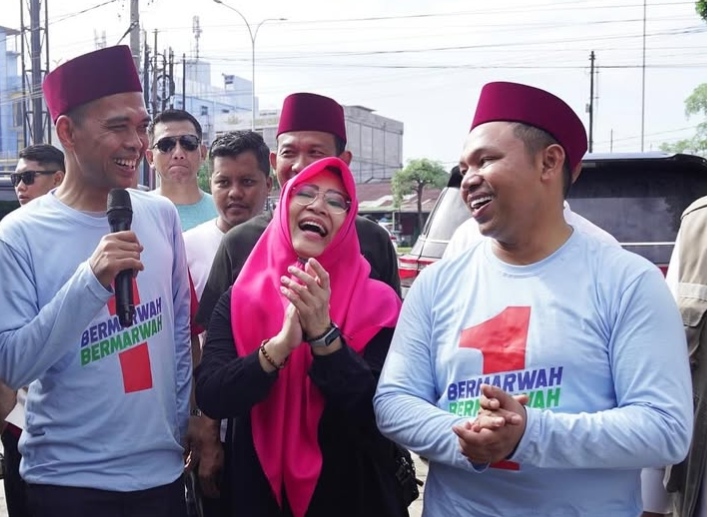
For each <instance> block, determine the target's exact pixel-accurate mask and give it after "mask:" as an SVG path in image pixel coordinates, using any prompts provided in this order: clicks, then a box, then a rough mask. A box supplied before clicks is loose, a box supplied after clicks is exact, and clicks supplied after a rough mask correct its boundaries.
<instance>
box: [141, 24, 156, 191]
mask: <svg viewBox="0 0 708 517" xmlns="http://www.w3.org/2000/svg"><path fill="white" fill-rule="evenodd" d="M144 39H145V53H144V54H143V99H144V100H145V106H150V93H149V92H150V47H148V44H147V34H145V37H144ZM154 183H155V181H154V179H153V178H152V175H151V174H150V166H149V165H148V162H147V158H143V185H146V186H147V187H148V188H149V189H150V190H152V189H153V188H155V184H154Z"/></svg>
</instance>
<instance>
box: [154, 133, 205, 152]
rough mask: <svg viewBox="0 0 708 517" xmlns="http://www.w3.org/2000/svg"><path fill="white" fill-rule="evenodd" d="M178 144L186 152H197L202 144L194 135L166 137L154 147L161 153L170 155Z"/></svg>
mask: <svg viewBox="0 0 708 517" xmlns="http://www.w3.org/2000/svg"><path fill="white" fill-rule="evenodd" d="M177 142H179V145H180V147H182V149H184V150H185V151H196V150H197V148H199V144H200V143H201V141H200V140H199V137H197V136H194V135H182V136H166V137H165V138H160V139H159V140H158V141H157V143H155V145H153V146H152V147H153V149H154V148H157V149H158V150H159V151H160V152H161V153H169V152H172V149H174V148H175V146H176V145H177Z"/></svg>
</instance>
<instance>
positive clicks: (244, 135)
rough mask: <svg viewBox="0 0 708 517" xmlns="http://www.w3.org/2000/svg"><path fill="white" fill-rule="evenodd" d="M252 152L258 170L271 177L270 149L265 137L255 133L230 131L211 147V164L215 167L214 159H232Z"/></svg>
mask: <svg viewBox="0 0 708 517" xmlns="http://www.w3.org/2000/svg"><path fill="white" fill-rule="evenodd" d="M247 151H251V152H252V153H253V154H254V155H255V156H256V160H257V161H258V168H259V169H260V170H261V172H263V174H265V176H266V178H268V177H270V160H269V157H270V149H269V148H268V146H267V145H266V143H265V141H264V140H263V137H262V136H261V135H259V134H258V133H256V132H254V131H229V132H228V133H224V134H223V135H221V136H219V137H217V138H216V140H214V141H213V142H212V143H211V147H209V163H210V165H212V167H213V165H214V158H217V157H219V156H221V157H230V158H235V157H237V156H238V155H240V154H242V153H245V152H247Z"/></svg>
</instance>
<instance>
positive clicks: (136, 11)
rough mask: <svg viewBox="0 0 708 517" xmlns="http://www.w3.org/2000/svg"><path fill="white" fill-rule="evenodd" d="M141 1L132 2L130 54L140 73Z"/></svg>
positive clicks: (134, 0) (132, 0)
mask: <svg viewBox="0 0 708 517" xmlns="http://www.w3.org/2000/svg"><path fill="white" fill-rule="evenodd" d="M139 3H140V0H130V53H131V54H132V55H133V62H134V63H135V69H136V70H138V73H140V6H139Z"/></svg>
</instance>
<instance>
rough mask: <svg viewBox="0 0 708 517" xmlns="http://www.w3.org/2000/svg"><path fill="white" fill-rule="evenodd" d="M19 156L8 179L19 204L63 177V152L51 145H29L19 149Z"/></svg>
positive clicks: (31, 198) (37, 194)
mask: <svg viewBox="0 0 708 517" xmlns="http://www.w3.org/2000/svg"><path fill="white" fill-rule="evenodd" d="M19 158H20V159H19V161H18V162H17V167H16V168H15V172H13V173H12V174H10V180H11V181H12V186H13V187H15V193H16V194H17V200H18V201H19V202H20V205H25V204H27V203H29V202H30V201H32V200H33V199H34V198H36V197H39V196H43V195H44V194H46V193H47V192H49V191H50V190H52V189H53V188H55V187H58V186H59V185H60V184H61V182H62V180H63V179H64V153H62V152H61V151H60V150H59V149H57V148H56V147H54V146H53V145H49V144H35V145H30V146H28V147H25V148H24V149H22V150H21V151H20V155H19Z"/></svg>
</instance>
